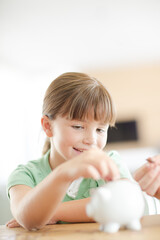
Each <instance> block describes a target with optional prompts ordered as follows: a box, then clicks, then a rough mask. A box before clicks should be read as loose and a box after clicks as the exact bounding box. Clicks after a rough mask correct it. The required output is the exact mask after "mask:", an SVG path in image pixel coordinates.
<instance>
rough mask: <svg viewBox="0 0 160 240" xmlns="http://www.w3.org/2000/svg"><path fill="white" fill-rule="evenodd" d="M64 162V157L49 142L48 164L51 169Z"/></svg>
mask: <svg viewBox="0 0 160 240" xmlns="http://www.w3.org/2000/svg"><path fill="white" fill-rule="evenodd" d="M62 163H64V159H63V158H62V156H60V155H59V154H58V153H57V151H56V150H55V148H54V146H53V144H51V151H50V157H49V164H50V167H51V169H52V170H53V169H55V168H56V167H58V166H59V165H60V164H62Z"/></svg>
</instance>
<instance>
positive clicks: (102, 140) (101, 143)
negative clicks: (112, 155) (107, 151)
mask: <svg viewBox="0 0 160 240" xmlns="http://www.w3.org/2000/svg"><path fill="white" fill-rule="evenodd" d="M106 144H107V136H104V137H101V138H100V139H99V147H100V148H101V149H103V148H104V147H105V146H106Z"/></svg>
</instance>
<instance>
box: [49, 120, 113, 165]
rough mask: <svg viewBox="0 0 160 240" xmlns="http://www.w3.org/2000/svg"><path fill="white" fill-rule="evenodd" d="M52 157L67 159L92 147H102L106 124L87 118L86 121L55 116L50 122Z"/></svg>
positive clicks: (104, 142)
mask: <svg viewBox="0 0 160 240" xmlns="http://www.w3.org/2000/svg"><path fill="white" fill-rule="evenodd" d="M51 129H52V133H53V137H52V139H51V143H52V144H53V151H54V155H55V156H54V157H56V158H57V157H58V158H59V161H61V162H62V161H66V160H69V159H71V158H73V157H75V156H77V155H79V154H81V153H82V152H84V151H87V150H89V149H92V148H98V149H103V148H104V147H105V145H106V141H107V130H108V124H104V123H101V122H100V121H95V120H93V119H91V118H88V119H87V120H86V121H78V120H68V119H67V118H65V117H57V118H56V119H55V120H53V121H52V122H51Z"/></svg>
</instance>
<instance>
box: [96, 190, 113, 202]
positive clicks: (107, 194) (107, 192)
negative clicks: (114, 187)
mask: <svg viewBox="0 0 160 240" xmlns="http://www.w3.org/2000/svg"><path fill="white" fill-rule="evenodd" d="M98 195H99V197H100V198H101V199H102V200H104V201H107V200H109V199H110V198H111V192H110V190H108V189H106V188H103V187H101V188H99V189H98Z"/></svg>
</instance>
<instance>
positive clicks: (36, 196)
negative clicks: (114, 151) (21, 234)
mask: <svg viewBox="0 0 160 240" xmlns="http://www.w3.org/2000/svg"><path fill="white" fill-rule="evenodd" d="M80 176H83V177H85V178H88V177H90V178H93V179H99V178H104V179H108V178H109V179H115V178H117V177H119V172H118V169H117V167H116V165H115V164H114V163H113V162H112V161H111V159H110V158H109V157H108V156H107V155H106V154H105V153H104V152H102V151H100V150H95V149H94V150H89V151H86V152H85V153H82V154H80V155H79V156H77V157H75V158H73V159H72V160H68V161H67V162H65V163H63V164H61V165H59V166H58V167H57V168H55V169H54V171H52V172H51V173H50V174H49V175H48V176H47V177H46V178H45V179H44V180H43V181H42V182H41V183H39V184H38V185H37V186H36V187H35V188H33V189H31V188H30V187H28V186H24V185H17V186H14V187H12V188H11V189H10V197H11V210H12V213H13V216H14V218H15V219H16V220H17V222H18V223H19V224H20V225H22V226H23V227H24V228H27V229H33V228H41V227H43V226H44V225H46V224H47V223H48V222H49V220H50V219H52V217H53V216H54V215H55V214H56V211H57V216H58V214H59V216H62V215H63V217H65V216H67V215H68V217H70V213H71V211H69V212H68V209H69V208H68V209H67V207H68V206H67V203H65V204H62V205H61V207H60V203H61V202H62V199H63V198H64V195H65V193H66V190H67V189H68V187H69V185H70V183H71V182H72V181H73V180H74V179H76V178H79V177H80ZM86 201H87V200H86ZM73 202H74V201H72V203H70V204H79V203H83V204H82V205H79V206H81V207H82V209H83V211H82V213H84V215H83V214H82V215H81V214H80V215H79V216H78V214H77V215H76V216H75V217H76V221H78V219H79V221H81V217H82V219H85V217H87V216H85V212H84V209H85V200H81V201H77V202H75V203H73ZM68 204H69V203H68ZM65 206H66V207H65ZM77 206H78V205H77ZM58 207H59V208H58ZM75 208H76V205H75ZM64 209H65V210H64ZM65 211H66V212H65ZM72 211H73V210H72ZM57 218H58V220H59V217H57ZM62 220H64V219H62Z"/></svg>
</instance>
